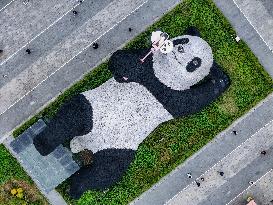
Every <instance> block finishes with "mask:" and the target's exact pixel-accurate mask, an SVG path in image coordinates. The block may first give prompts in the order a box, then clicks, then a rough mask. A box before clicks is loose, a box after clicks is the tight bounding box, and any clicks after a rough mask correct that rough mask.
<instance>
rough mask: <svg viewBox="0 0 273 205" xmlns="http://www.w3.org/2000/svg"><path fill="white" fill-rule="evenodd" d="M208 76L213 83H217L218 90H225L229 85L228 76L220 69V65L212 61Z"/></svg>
mask: <svg viewBox="0 0 273 205" xmlns="http://www.w3.org/2000/svg"><path fill="white" fill-rule="evenodd" d="M209 75H210V78H211V80H212V82H213V83H215V84H218V86H219V89H220V90H222V89H223V90H225V88H226V87H228V86H229V85H230V80H229V78H228V76H227V75H226V74H225V73H224V72H223V71H222V69H221V68H220V66H219V65H218V64H217V63H216V62H215V61H214V62H213V65H212V67H211V70H210V74H209Z"/></svg>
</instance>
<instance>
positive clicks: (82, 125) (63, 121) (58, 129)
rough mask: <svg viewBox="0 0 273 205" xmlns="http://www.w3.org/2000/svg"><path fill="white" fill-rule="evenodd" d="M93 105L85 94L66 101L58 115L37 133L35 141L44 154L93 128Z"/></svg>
mask: <svg viewBox="0 0 273 205" xmlns="http://www.w3.org/2000/svg"><path fill="white" fill-rule="evenodd" d="M92 126H93V121H92V107H91V105H90V103H89V101H88V100H87V99H86V98H85V97H84V95H81V94H80V95H77V96H75V97H73V98H72V99H71V100H70V101H68V102H67V103H65V104H64V105H63V106H62V107H61V108H60V110H59V111H58V112H57V114H56V116H55V117H54V118H53V119H52V120H50V121H49V123H47V127H46V129H45V130H44V131H43V132H41V133H40V134H39V135H37V136H36V137H35V138H34V140H33V143H34V145H35V147H36V149H37V150H38V151H39V153H40V154H41V155H43V156H45V155H48V154H49V153H51V152H52V151H53V150H54V149H55V148H56V147H57V146H58V145H60V144H63V143H65V142H69V141H70V140H71V139H73V137H75V136H81V135H85V134H87V133H89V132H90V131H91V130H92Z"/></svg>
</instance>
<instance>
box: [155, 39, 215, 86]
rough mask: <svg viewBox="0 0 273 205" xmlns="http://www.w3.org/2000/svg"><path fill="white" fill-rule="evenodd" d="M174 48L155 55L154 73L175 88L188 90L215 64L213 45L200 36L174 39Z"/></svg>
mask: <svg viewBox="0 0 273 205" xmlns="http://www.w3.org/2000/svg"><path fill="white" fill-rule="evenodd" d="M172 42H173V44H174V48H173V50H172V51H171V52H170V53H168V54H162V53H160V52H156V53H154V55H153V70H154V75H155V76H156V77H157V78H158V80H159V81H160V82H161V83H163V84H164V85H166V86H167V87H169V88H171V89H173V90H186V89H189V88H190V87H191V86H192V85H194V84H196V83H198V82H199V81H201V80H202V79H203V78H204V77H206V76H207V75H208V74H209V72H210V68H211V67H212V65H213V54H212V50H211V47H210V46H209V45H208V43H207V42H206V41H204V40H203V39H202V38H200V37H198V36H190V35H184V36H180V37H177V38H174V39H172Z"/></svg>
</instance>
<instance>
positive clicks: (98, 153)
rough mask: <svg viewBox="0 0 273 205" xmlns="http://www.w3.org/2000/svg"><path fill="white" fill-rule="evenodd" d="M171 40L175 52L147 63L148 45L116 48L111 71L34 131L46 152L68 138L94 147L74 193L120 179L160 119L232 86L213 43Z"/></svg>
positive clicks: (75, 147) (194, 108)
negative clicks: (96, 84) (95, 85)
mask: <svg viewBox="0 0 273 205" xmlns="http://www.w3.org/2000/svg"><path fill="white" fill-rule="evenodd" d="M172 41H173V44H174V50H173V51H172V52H171V53H169V54H162V53H155V54H153V56H150V57H149V58H148V59H147V60H146V61H145V62H144V63H140V60H139V59H140V58H141V57H143V56H144V55H145V54H146V53H147V52H148V49H140V50H119V51H117V52H115V53H114V54H113V55H112V56H111V58H110V61H109V69H110V70H111V72H112V74H113V78H111V79H110V80H108V81H107V82H105V83H104V84H102V85H101V86H99V87H97V88H95V89H93V90H88V91H86V92H84V93H82V94H80V95H77V96H75V97H74V98H72V99H71V100H70V101H69V102H67V103H65V104H64V105H63V106H62V108H61V109H60V110H59V111H58V113H57V114H56V116H55V118H53V119H52V120H51V121H49V123H48V126H47V128H46V130H44V131H43V132H42V133H40V134H39V135H38V136H37V137H35V138H34V144H35V146H36V148H37V150H38V151H39V152H40V153H41V154H42V155H47V154H49V153H50V152H52V151H53V150H54V149H55V148H56V147H57V146H58V145H59V144H63V143H69V144H70V148H71V151H72V152H74V153H77V152H80V151H82V150H86V149H87V150H90V151H92V152H93V158H94V162H93V164H92V165H91V166H86V167H82V168H81V169H80V170H79V171H78V172H77V173H75V174H74V175H73V176H72V177H71V180H72V183H71V188H70V194H71V195H72V197H74V198H78V197H80V195H81V194H82V193H83V192H84V191H86V190H88V189H104V188H107V187H109V186H111V185H112V184H114V183H115V182H117V181H118V180H119V179H120V177H121V176H122V175H123V173H124V172H125V171H126V169H127V168H128V166H129V165H130V162H131V161H132V160H133V158H134V154H135V151H136V150H137V148H138V146H139V144H140V143H141V142H142V141H143V140H144V139H145V138H146V137H147V136H148V135H149V134H150V133H151V132H152V131H153V130H154V129H155V128H156V127H157V126H158V125H159V124H160V123H162V122H165V121H168V120H171V119H173V118H177V117H182V116H187V115H189V114H193V113H196V112H198V111H200V110H201V109H202V108H204V107H205V106H206V105H208V104H209V103H211V102H212V101H214V100H215V99H216V98H217V97H218V96H219V95H220V94H221V93H223V92H224V91H225V90H226V89H227V88H228V86H229V79H228V77H227V75H226V74H224V73H223V71H222V70H221V69H220V68H219V66H218V65H217V64H216V63H215V61H214V60H213V55H212V50H211V48H210V46H209V45H208V43H207V42H205V41H204V40H203V39H201V38H200V37H198V36H194V35H184V36H180V37H177V38H174V39H172Z"/></svg>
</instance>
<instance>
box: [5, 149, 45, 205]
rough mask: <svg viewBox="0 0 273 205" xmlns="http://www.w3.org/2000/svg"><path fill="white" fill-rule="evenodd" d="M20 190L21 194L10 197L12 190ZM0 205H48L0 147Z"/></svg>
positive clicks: (17, 165)
mask: <svg viewBox="0 0 273 205" xmlns="http://www.w3.org/2000/svg"><path fill="white" fill-rule="evenodd" d="M18 188H21V189H22V190H23V192H22V194H21V195H20V194H19V195H18V194H16V195H14V196H13V195H12V194H11V190H12V189H18ZM0 205H48V203H47V201H46V200H45V198H44V197H43V196H42V195H41V193H40V192H39V190H38V189H37V188H36V186H35V184H34V183H33V181H32V180H31V179H30V177H29V176H28V175H27V174H26V173H25V171H24V170H23V168H22V167H21V166H20V165H19V163H18V162H17V161H16V159H15V158H13V156H12V155H11V154H10V153H9V152H8V150H7V149H6V148H5V147H4V146H3V145H0Z"/></svg>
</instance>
